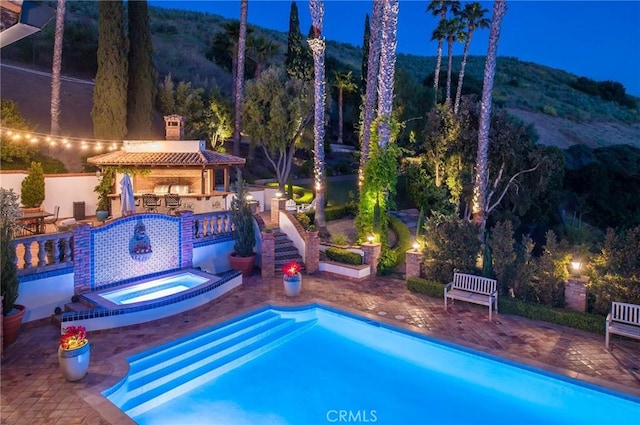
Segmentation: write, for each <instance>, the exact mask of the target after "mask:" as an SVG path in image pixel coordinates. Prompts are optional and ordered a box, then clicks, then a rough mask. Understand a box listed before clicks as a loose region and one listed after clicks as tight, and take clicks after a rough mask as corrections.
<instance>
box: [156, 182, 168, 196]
mask: <svg viewBox="0 0 640 425" xmlns="http://www.w3.org/2000/svg"><path fill="white" fill-rule="evenodd" d="M170 188H171V185H168V184H159V185H157V186H156V187H154V188H153V193H155V194H156V195H166V194H167V193H169V189H170Z"/></svg>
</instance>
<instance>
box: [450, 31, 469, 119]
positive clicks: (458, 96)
mask: <svg viewBox="0 0 640 425" xmlns="http://www.w3.org/2000/svg"><path fill="white" fill-rule="evenodd" d="M472 34H473V31H469V32H468V33H467V41H466V42H465V43H464V53H463V54H462V63H461V64H460V74H458V88H457V89H456V100H455V102H454V104H453V114H454V115H458V109H460V99H461V98H462V83H463V80H464V68H465V67H466V66H467V56H468V55H469V46H470V45H471V35H472Z"/></svg>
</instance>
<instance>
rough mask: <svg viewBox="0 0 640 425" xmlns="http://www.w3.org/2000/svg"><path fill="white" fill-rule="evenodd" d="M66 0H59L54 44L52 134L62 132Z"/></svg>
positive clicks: (55, 134)
mask: <svg viewBox="0 0 640 425" xmlns="http://www.w3.org/2000/svg"><path fill="white" fill-rule="evenodd" d="M65 3H66V0H58V6H57V8H56V34H55V41H54V44H53V66H52V69H51V134H52V135H54V136H57V135H59V134H60V84H61V83H60V71H61V69H62V44H63V40H64V10H65Z"/></svg>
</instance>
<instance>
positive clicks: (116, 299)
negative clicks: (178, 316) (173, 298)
mask: <svg viewBox="0 0 640 425" xmlns="http://www.w3.org/2000/svg"><path fill="white" fill-rule="evenodd" d="M208 280H210V279H209V278H206V277H202V276H198V275H195V274H193V273H180V274H178V275H174V276H170V277H166V278H160V279H152V280H148V281H144V282H142V283H137V284H134V285H128V286H126V287H122V288H117V289H113V290H109V291H102V292H100V293H98V295H99V296H100V297H102V298H104V299H105V300H108V301H110V302H112V303H113V304H115V305H128V304H135V303H140V302H145V301H151V300H156V299H159V298H163V297H168V296H170V295H175V294H178V293H180V292H184V291H188V290H189V289H192V288H195V287H196V286H199V285H202V284H203V283H205V282H207V281H208Z"/></svg>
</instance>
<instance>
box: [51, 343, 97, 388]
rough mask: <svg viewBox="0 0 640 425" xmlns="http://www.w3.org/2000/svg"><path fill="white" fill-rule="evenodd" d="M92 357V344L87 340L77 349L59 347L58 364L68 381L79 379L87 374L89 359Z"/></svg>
mask: <svg viewBox="0 0 640 425" xmlns="http://www.w3.org/2000/svg"><path fill="white" fill-rule="evenodd" d="M90 359H91V345H90V344H89V343H88V342H87V343H86V344H85V345H83V346H82V347H80V348H76V349H75V350H63V349H62V348H60V347H58V364H59V365H60V371H61V372H62V376H64V379H66V380H67V381H71V382H73V381H78V380H80V379H82V378H84V377H85V376H86V375H87V371H88V370H89V360H90Z"/></svg>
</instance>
